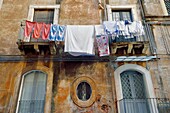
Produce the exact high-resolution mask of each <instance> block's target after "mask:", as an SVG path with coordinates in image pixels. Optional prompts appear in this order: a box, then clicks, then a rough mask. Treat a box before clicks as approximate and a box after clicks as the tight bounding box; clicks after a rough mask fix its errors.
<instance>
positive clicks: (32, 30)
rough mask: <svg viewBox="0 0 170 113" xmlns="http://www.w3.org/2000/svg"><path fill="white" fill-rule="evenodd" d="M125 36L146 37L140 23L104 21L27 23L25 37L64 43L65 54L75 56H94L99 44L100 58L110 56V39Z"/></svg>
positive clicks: (27, 39)
mask: <svg viewBox="0 0 170 113" xmlns="http://www.w3.org/2000/svg"><path fill="white" fill-rule="evenodd" d="M109 35H112V38H113V39H114V38H115V37H119V36H120V35H123V36H124V37H125V38H133V37H138V36H141V35H144V30H143V26H142V24H141V22H140V21H135V22H129V21H104V22H103V25H56V24H45V23H38V22H30V21H26V26H25V29H24V36H25V39H26V41H29V38H30V36H32V37H33V38H35V39H39V38H42V39H43V40H50V41H64V43H65V48H64V52H69V53H70V54H71V55H73V56H79V55H94V53H95V52H94V43H97V44H96V45H97V47H98V52H99V56H107V55H110V52H109V44H108V43H109V38H108V36H109ZM94 37H95V38H94Z"/></svg>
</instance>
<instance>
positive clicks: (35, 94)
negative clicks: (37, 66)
mask: <svg viewBox="0 0 170 113" xmlns="http://www.w3.org/2000/svg"><path fill="white" fill-rule="evenodd" d="M45 95H46V74H45V73H43V72H41V71H37V70H34V71H30V72H28V73H27V74H25V75H24V76H23V79H22V83H21V89H20V96H19V99H18V105H17V113H44V104H45Z"/></svg>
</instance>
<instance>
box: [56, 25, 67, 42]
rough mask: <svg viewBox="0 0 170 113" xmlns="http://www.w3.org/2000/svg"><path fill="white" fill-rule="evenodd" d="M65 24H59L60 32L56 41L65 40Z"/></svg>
mask: <svg viewBox="0 0 170 113" xmlns="http://www.w3.org/2000/svg"><path fill="white" fill-rule="evenodd" d="M64 35H65V26H61V25H58V32H57V38H56V41H64Z"/></svg>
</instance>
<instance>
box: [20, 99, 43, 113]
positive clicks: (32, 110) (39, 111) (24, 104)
mask: <svg viewBox="0 0 170 113" xmlns="http://www.w3.org/2000/svg"><path fill="white" fill-rule="evenodd" d="M18 113H44V100H20V101H19V109H18Z"/></svg>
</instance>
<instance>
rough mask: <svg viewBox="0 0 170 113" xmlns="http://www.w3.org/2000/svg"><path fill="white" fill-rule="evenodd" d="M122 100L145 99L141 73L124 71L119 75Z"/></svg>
mask: <svg viewBox="0 0 170 113" xmlns="http://www.w3.org/2000/svg"><path fill="white" fill-rule="evenodd" d="M121 83H122V91H123V98H145V90H144V81H143V76H142V74H141V73H139V72H136V71H125V72H123V73H121Z"/></svg>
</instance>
